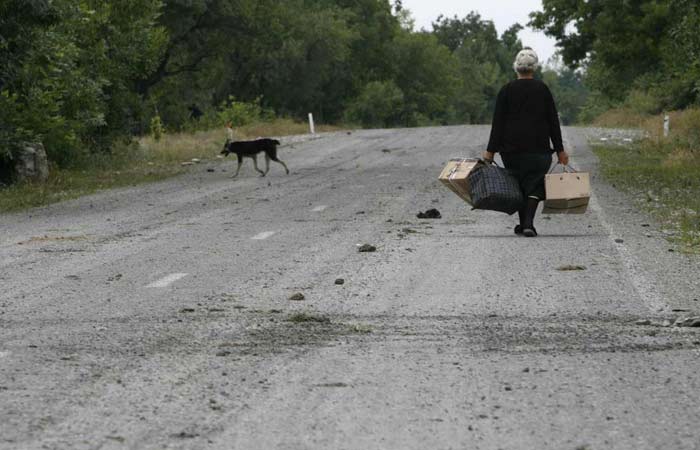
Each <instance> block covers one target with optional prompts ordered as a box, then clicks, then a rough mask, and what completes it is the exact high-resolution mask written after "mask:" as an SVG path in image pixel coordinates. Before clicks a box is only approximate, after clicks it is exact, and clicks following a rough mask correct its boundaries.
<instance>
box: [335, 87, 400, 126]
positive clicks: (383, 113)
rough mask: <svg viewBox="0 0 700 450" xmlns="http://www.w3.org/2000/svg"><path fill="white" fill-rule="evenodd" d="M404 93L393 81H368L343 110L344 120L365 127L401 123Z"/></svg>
mask: <svg viewBox="0 0 700 450" xmlns="http://www.w3.org/2000/svg"><path fill="white" fill-rule="evenodd" d="M404 108H405V105H404V94H403V92H401V89H399V87H398V86H397V85H396V83H394V82H393V81H373V82H370V83H368V84H367V85H366V86H365V88H364V89H363V90H362V92H361V93H360V95H359V97H358V98H357V99H356V100H354V101H353V102H352V103H351V104H350V106H349V107H348V109H347V110H346V111H345V121H346V122H348V123H353V124H358V125H362V126H363V127H365V128H371V127H376V128H386V127H391V126H397V125H401V124H402V123H403V120H402V118H403V112H404Z"/></svg>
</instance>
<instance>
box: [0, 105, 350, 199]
mask: <svg viewBox="0 0 700 450" xmlns="http://www.w3.org/2000/svg"><path fill="white" fill-rule="evenodd" d="M338 129H339V128H337V127H331V126H319V127H317V131H319V132H326V131H335V130H338ZM304 133H308V125H306V124H305V123H300V122H294V121H292V120H289V119H278V120H275V121H273V122H263V123H257V124H252V125H247V126H245V127H241V128H238V129H236V137H237V138H238V139H253V138H256V137H258V136H288V135H294V134H304ZM225 141H226V131H225V130H224V129H223V128H222V129H220V130H212V131H200V132H195V133H172V134H165V135H164V136H163V137H162V139H160V140H159V141H155V140H154V139H152V138H150V137H145V138H142V139H140V140H139V141H138V142H136V143H135V144H134V145H130V146H120V147H119V146H118V147H116V148H115V149H114V150H113V154H112V155H110V156H101V157H99V158H93V159H88V160H85V161H83V162H81V163H80V164H78V166H79V167H76V168H71V169H59V168H56V167H52V168H51V175H50V177H49V180H48V182H46V183H36V184H22V185H14V186H10V187H7V188H1V189H0V213H3V212H11V211H18V210H23V209H27V208H33V207H37V206H45V205H49V204H52V203H56V202H60V201H64V200H70V199H74V198H77V197H81V196H84V195H89V194H93V193H95V192H98V191H101V190H105V189H113V188H119V187H125V186H135V185H138V184H142V183H150V182H154V181H159V180H162V179H165V178H168V177H172V176H174V175H178V174H180V173H183V172H184V171H186V170H187V168H186V167H182V166H181V163H182V162H186V161H190V160H191V159H193V158H198V159H200V160H202V161H206V160H213V159H215V158H216V156H217V155H218V153H219V151H220V150H221V148H222V146H223V143H224V142H225Z"/></svg>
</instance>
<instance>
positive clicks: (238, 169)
mask: <svg viewBox="0 0 700 450" xmlns="http://www.w3.org/2000/svg"><path fill="white" fill-rule="evenodd" d="M237 156H238V167H236V174H235V175H234V176H233V177H231V178H236V177H237V176H238V173H239V172H240V171H241V166H242V165H243V157H242V156H241V155H237Z"/></svg>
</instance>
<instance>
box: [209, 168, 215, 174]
mask: <svg viewBox="0 0 700 450" xmlns="http://www.w3.org/2000/svg"><path fill="white" fill-rule="evenodd" d="M207 172H209V173H214V172H216V169H211V168H209V169H207Z"/></svg>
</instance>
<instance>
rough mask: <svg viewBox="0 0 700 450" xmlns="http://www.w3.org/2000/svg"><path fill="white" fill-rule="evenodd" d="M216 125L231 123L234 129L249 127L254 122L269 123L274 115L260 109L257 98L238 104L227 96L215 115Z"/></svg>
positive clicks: (259, 99) (271, 112) (233, 98)
mask: <svg viewBox="0 0 700 450" xmlns="http://www.w3.org/2000/svg"><path fill="white" fill-rule="evenodd" d="M216 117H217V119H218V124H219V125H220V126H222V125H223V124H225V123H229V122H231V123H233V125H234V126H235V127H240V126H244V125H250V124H251V123H254V122H260V121H265V122H267V121H270V120H273V119H274V118H275V113H274V112H273V111H271V110H267V109H265V108H263V107H262V99H261V98H260V97H258V98H257V99H255V101H253V102H239V101H236V99H235V97H233V96H229V98H228V100H226V101H225V102H224V103H223V104H222V105H221V107H220V108H219V111H218V112H217V113H216Z"/></svg>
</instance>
